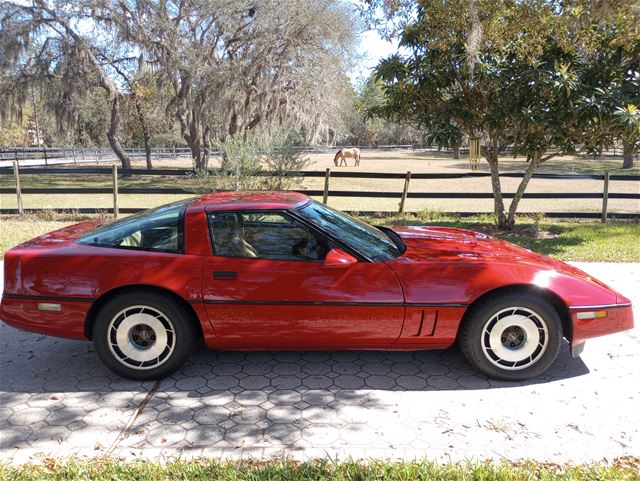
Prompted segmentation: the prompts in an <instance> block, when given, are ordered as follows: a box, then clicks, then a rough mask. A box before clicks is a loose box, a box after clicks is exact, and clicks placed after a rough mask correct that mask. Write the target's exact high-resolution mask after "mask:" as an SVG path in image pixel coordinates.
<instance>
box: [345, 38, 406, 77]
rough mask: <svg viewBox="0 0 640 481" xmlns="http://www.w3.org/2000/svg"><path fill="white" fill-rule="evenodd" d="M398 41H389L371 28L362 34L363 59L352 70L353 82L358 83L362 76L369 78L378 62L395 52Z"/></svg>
mask: <svg viewBox="0 0 640 481" xmlns="http://www.w3.org/2000/svg"><path fill="white" fill-rule="evenodd" d="M396 49H397V42H388V41H386V40H384V39H382V38H381V37H380V35H378V32H376V31H374V30H369V31H367V32H365V33H363V34H362V35H360V47H359V49H358V53H359V54H360V55H361V56H362V60H361V61H360V63H359V64H358V65H356V66H355V67H354V68H353V70H352V71H351V75H350V77H351V83H353V84H354V85H357V84H358V81H359V79H360V78H367V77H368V76H369V74H371V69H373V68H374V67H375V66H376V65H377V64H378V62H379V61H380V60H381V59H383V58H385V57H388V56H389V55H391V54H392V53H395V52H396Z"/></svg>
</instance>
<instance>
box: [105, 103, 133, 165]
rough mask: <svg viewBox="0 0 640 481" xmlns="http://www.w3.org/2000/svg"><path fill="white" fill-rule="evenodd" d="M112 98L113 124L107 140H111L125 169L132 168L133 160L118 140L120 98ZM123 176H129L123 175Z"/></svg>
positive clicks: (112, 146) (110, 143) (110, 126)
mask: <svg viewBox="0 0 640 481" xmlns="http://www.w3.org/2000/svg"><path fill="white" fill-rule="evenodd" d="M110 97H111V123H110V125H109V130H108V131H107V139H108V140H109V145H110V146H111V148H112V149H113V151H114V152H115V154H116V156H117V157H118V159H120V162H121V163H122V168H123V169H130V168H131V159H130V158H129V156H128V155H127V153H126V152H125V151H124V149H123V148H122V145H120V141H119V140H118V127H119V125H120V116H119V114H118V103H119V98H118V95H110ZM123 175H127V174H126V173H123Z"/></svg>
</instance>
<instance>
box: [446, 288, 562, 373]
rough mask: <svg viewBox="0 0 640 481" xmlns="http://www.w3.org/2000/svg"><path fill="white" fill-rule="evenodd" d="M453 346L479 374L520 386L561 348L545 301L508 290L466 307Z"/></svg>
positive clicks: (558, 325)
mask: <svg viewBox="0 0 640 481" xmlns="http://www.w3.org/2000/svg"><path fill="white" fill-rule="evenodd" d="M527 319H528V320H527ZM503 327H504V328H505V329H504V330H503ZM536 335H537V336H538V338H537V339H536ZM536 341H537V346H536ZM458 342H459V344H460V347H461V349H462V352H463V353H464V355H465V357H466V358H467V359H468V361H469V362H470V363H471V364H472V365H473V366H474V367H475V368H476V369H478V370H479V371H480V372H482V373H484V374H486V375H487V376H489V377H492V378H494V379H500V380H503V381H522V380H525V379H531V378H533V377H536V376H540V375H541V374H543V373H544V372H545V371H546V370H547V369H549V367H551V365H552V364H553V363H554V361H555V360H556V358H557V357H558V354H559V352H560V346H561V345H562V322H561V320H560V315H559V314H558V312H557V310H556V309H555V307H554V306H553V305H552V304H551V303H550V302H549V301H548V300H547V299H546V298H545V297H543V296H542V295H538V294H536V293H535V292H532V291H530V290H527V289H520V288H514V289H510V290H507V291H502V292H499V293H496V294H494V295H489V296H487V297H486V298H484V299H482V300H481V301H480V302H478V303H477V304H474V305H473V306H471V307H470V308H469V311H468V312H467V313H466V315H465V318H464V321H463V325H462V326H461V328H460V334H459V337H458ZM532 349H533V351H531V350H532ZM529 352H530V356H529V355H528V354H529ZM515 359H520V360H515Z"/></svg>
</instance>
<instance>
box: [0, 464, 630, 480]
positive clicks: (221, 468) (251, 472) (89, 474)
mask: <svg viewBox="0 0 640 481" xmlns="http://www.w3.org/2000/svg"><path fill="white" fill-rule="evenodd" d="M639 461H640V460H638V459H637V458H626V459H622V460H617V461H616V462H615V463H614V464H613V465H611V466H606V465H591V466H556V465H550V464H539V463H533V462H530V463H522V464H519V465H512V464H500V465H498V464H474V463H466V464H462V463H455V464H454V463H451V464H436V463H431V462H403V463H399V462H398V463H396V462H391V463H388V462H382V461H369V462H367V463H359V462H353V461H349V462H344V463H334V462H331V461H327V460H323V461H309V462H305V463H294V462H288V461H267V462H259V463H251V462H240V463H238V462H236V463H232V462H227V463H221V462H218V461H207V460H197V461H176V462H170V463H167V464H162V465H160V464H154V463H147V462H133V463H124V462H117V461H108V460H97V461H91V462H75V461H70V462H64V463H57V462H55V461H54V460H49V461H47V462H45V463H43V464H41V465H36V464H30V465H25V466H21V467H7V466H4V467H3V466H1V465H0V479H3V480H5V481H27V480H29V481H40V480H42V481H54V480H55V481H80V480H91V481H107V480H125V479H126V480H136V481H174V480H183V481H187V480H194V481H195V480H198V481H204V480H211V481H213V480H215V481H218V480H219V481H329V480H331V481H374V480H375V481H392V480H393V481H533V480H538V481H577V480H584V481H637V480H638V479H640V465H639Z"/></svg>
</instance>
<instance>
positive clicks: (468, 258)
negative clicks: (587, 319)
mask: <svg viewBox="0 0 640 481" xmlns="http://www.w3.org/2000/svg"><path fill="white" fill-rule="evenodd" d="M391 229H392V230H393V231H394V232H396V233H397V234H398V235H399V236H400V237H401V238H402V241H403V242H404V243H405V245H406V246H407V250H406V251H405V252H404V254H403V255H402V258H403V259H404V260H407V261H409V262H418V263H422V262H483V263H502V264H504V263H517V264H520V265H522V264H529V265H532V266H536V267H543V268H545V269H549V268H551V269H554V270H556V271H559V272H562V273H564V274H568V275H571V276H574V277H579V278H582V279H585V280H590V281H593V280H594V279H593V278H592V277H591V276H589V275H588V274H587V273H585V272H583V271H581V270H580V269H577V268H575V267H573V266H570V265H568V264H565V263H564V262H562V261H559V260H556V259H551V258H549V257H546V256H543V255H540V254H536V253H535V252H531V251H530V250H528V249H525V248H523V247H520V246H517V245H515V244H512V243H510V242H507V241H503V240H501V239H496V238H495V237H492V236H490V235H487V234H483V233H481V232H474V231H470V230H465V229H455V228H449V227H415V226H409V227H397V226H393V227H391ZM596 282H597V281H596Z"/></svg>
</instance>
